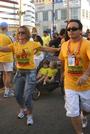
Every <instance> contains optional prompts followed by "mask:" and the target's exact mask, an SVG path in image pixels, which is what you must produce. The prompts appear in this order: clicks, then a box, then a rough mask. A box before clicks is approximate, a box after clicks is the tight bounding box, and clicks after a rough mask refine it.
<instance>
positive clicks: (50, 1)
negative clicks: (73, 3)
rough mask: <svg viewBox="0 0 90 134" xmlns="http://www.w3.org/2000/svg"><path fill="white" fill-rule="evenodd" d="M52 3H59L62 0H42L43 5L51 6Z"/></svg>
mask: <svg viewBox="0 0 90 134" xmlns="http://www.w3.org/2000/svg"><path fill="white" fill-rule="evenodd" d="M52 2H54V3H61V2H63V0H44V3H45V4H51V3H52Z"/></svg>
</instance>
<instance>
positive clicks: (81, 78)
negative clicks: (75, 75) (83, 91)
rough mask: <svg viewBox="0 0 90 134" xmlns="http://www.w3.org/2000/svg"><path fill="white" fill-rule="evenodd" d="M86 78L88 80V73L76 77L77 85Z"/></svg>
mask: <svg viewBox="0 0 90 134" xmlns="http://www.w3.org/2000/svg"><path fill="white" fill-rule="evenodd" d="M87 80H88V75H86V74H83V75H82V76H81V77H80V78H79V79H78V81H77V85H78V86H81V85H83V84H85V83H86V81H87Z"/></svg>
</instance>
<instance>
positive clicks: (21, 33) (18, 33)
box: [18, 32, 26, 35]
mask: <svg viewBox="0 0 90 134" xmlns="http://www.w3.org/2000/svg"><path fill="white" fill-rule="evenodd" d="M18 34H21V35H23V34H26V33H25V32H18Z"/></svg>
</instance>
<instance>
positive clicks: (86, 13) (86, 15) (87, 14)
mask: <svg viewBox="0 0 90 134" xmlns="http://www.w3.org/2000/svg"><path fill="white" fill-rule="evenodd" d="M86 19H88V11H87V10H86Z"/></svg>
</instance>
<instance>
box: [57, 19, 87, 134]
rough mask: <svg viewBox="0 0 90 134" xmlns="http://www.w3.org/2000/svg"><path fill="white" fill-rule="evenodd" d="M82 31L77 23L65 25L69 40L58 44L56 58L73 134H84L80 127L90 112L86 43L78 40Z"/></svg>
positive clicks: (71, 21)
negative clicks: (58, 63) (59, 46)
mask: <svg viewBox="0 0 90 134" xmlns="http://www.w3.org/2000/svg"><path fill="white" fill-rule="evenodd" d="M82 28H83V26H82V24H81V22H80V21H79V20H74V19H71V20H70V21H69V22H68V23H67V29H66V30H67V32H68V36H69V38H70V39H69V40H68V41H67V42H64V43H63V44H62V46H61V52H60V55H59V59H60V60H61V61H62V70H61V73H62V76H63V75H64V88H65V108H66V115H67V116H68V117H70V118H71V121H72V125H73V128H74V129H75V133H76V134H84V132H83V129H82V127H86V126H87V117H86V115H87V114H88V113H89V112H90V77H89V76H90V42H89V41H87V40H86V39H84V38H83V37H82ZM63 72H64V74H63ZM62 78H63V77H62ZM81 113H82V115H81Z"/></svg>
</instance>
